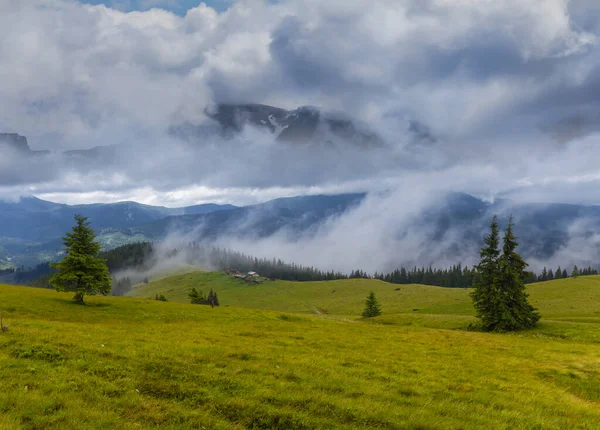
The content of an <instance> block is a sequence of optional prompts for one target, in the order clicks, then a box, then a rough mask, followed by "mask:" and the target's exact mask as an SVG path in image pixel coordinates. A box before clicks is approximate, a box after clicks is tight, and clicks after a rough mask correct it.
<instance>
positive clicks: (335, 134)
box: [170, 103, 384, 148]
mask: <svg viewBox="0 0 600 430" xmlns="http://www.w3.org/2000/svg"><path fill="white" fill-rule="evenodd" d="M204 113H205V115H206V116H207V117H208V118H210V119H211V120H213V126H212V127H211V126H206V125H204V126H193V125H191V124H183V125H180V126H177V127H171V128H170V133H171V134H172V135H174V136H176V137H179V138H183V139H185V140H196V139H199V138H202V137H205V136H206V135H207V134H210V133H211V131H212V132H214V131H216V132H217V133H219V134H221V135H222V136H224V137H226V138H230V137H232V136H234V135H236V134H238V133H240V132H242V131H243V130H244V128H245V127H246V126H252V127H256V128H259V129H263V130H267V131H268V132H270V133H272V134H273V136H274V137H275V138H276V139H277V140H278V141H281V142H287V143H294V144H310V143H325V144H332V143H340V144H353V145H355V146H358V147H363V148H364V147H366V148H373V147H380V146H383V144H384V142H383V139H382V138H381V137H380V136H379V135H378V134H377V133H375V132H374V131H372V130H370V129H369V127H368V126H366V125H364V124H361V123H360V122H359V121H357V120H355V119H352V118H350V117H349V116H346V115H334V114H330V113H325V112H322V111H321V110H320V109H319V108H318V107H315V106H301V107H298V108H297V109H293V110H286V109H282V108H279V107H275V106H269V105H264V104H257V103H241V104H231V103H222V104H215V105H211V106H210V107H208V108H207V109H205V111H204Z"/></svg>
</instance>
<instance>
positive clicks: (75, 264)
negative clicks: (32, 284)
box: [50, 215, 112, 304]
mask: <svg viewBox="0 0 600 430" xmlns="http://www.w3.org/2000/svg"><path fill="white" fill-rule="evenodd" d="M75 221H76V224H75V226H74V227H73V231H72V232H71V233H67V234H66V235H65V237H64V238H63V243H64V245H65V253H66V255H65V257H64V258H63V260H62V261H61V262H60V263H56V264H52V267H53V268H55V269H56V270H57V273H56V274H55V275H54V276H53V277H52V278H50V284H51V285H52V286H54V287H55V288H56V290H57V291H73V292H75V296H74V297H73V299H74V300H75V301H76V302H77V303H81V304H83V302H84V300H83V297H84V295H86V294H87V295H95V294H97V293H101V294H103V295H106V294H109V293H110V290H111V281H112V280H111V278H110V274H109V272H108V267H107V266H106V262H105V261H104V260H102V259H101V258H98V254H99V252H100V248H101V246H100V244H99V243H97V242H95V241H94V239H95V238H96V234H95V232H94V230H93V229H92V228H91V227H90V223H89V222H88V220H87V218H86V217H83V216H81V215H75Z"/></svg>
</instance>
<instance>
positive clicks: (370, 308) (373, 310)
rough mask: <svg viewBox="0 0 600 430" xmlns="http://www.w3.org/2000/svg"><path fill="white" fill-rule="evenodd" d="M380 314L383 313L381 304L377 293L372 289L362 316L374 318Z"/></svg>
mask: <svg viewBox="0 0 600 430" xmlns="http://www.w3.org/2000/svg"><path fill="white" fill-rule="evenodd" d="M379 315H381V305H380V304H379V302H378V301H377V297H375V293H374V292H373V291H371V292H370V293H369V295H368V296H367V300H366V301H365V310H364V311H363V313H362V316H363V317H365V318H372V317H376V316H379Z"/></svg>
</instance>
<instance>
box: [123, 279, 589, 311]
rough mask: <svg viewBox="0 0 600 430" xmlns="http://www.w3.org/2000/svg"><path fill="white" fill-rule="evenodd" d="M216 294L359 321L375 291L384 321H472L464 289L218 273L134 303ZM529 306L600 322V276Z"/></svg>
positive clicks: (545, 291) (137, 293) (152, 288)
mask: <svg viewBox="0 0 600 430" xmlns="http://www.w3.org/2000/svg"><path fill="white" fill-rule="evenodd" d="M194 287H195V288H197V289H199V290H203V291H204V292H205V293H207V292H208V290H209V289H211V288H212V289H213V290H215V291H216V292H217V293H218V295H219V299H220V301H221V302H223V303H224V304H226V305H231V306H241V307H249V308H256V309H270V310H278V311H284V312H295V313H316V314H318V313H321V314H330V315H340V316H354V317H358V316H359V314H360V312H361V311H362V308H363V306H364V300H365V298H366V295H367V294H368V293H369V291H374V292H375V293H376V294H377V298H378V299H379V301H380V302H381V304H382V305H383V310H384V313H385V314H386V315H398V314H411V315H413V316H416V317H417V319H418V318H419V315H424V314H426V315H429V314H436V315H462V316H464V317H465V320H468V319H469V318H470V317H473V316H474V314H475V313H474V310H473V306H472V303H471V299H470V296H469V290H468V289H466V288H457V289H451V288H440V287H431V286H425V285H415V284H411V285H397V284H389V283H386V282H381V281H378V280H371V279H346V280H339V281H323V282H289V281H265V282H264V283H263V284H248V283H246V282H244V281H243V280H239V279H235V278H234V277H232V276H229V275H227V274H225V273H221V272H191V273H184V274H179V275H176V276H171V277H165V278H162V279H159V280H156V281H155V282H151V283H149V284H140V285H137V286H135V287H134V289H133V290H132V291H131V292H130V295H131V296H133V297H140V298H141V297H154V295H155V294H156V293H163V294H165V295H166V297H167V298H168V299H169V300H173V301H179V302H186V303H187V302H189V298H188V296H187V295H188V293H189V291H191V289H192V288H194ZM527 291H528V293H529V294H530V300H531V302H532V303H533V305H534V306H535V307H536V308H538V309H539V310H540V312H541V313H542V314H543V316H544V317H546V318H552V319H561V320H568V319H572V320H573V321H575V322H579V321H583V319H590V318H591V319H592V320H595V319H597V318H600V276H582V277H578V278H568V279H561V280H556V281H550V282H541V283H537V284H531V285H528V286H527Z"/></svg>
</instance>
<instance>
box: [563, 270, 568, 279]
mask: <svg viewBox="0 0 600 430" xmlns="http://www.w3.org/2000/svg"><path fill="white" fill-rule="evenodd" d="M568 277H569V274H568V273H567V269H563V273H562V276H561V278H568Z"/></svg>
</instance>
